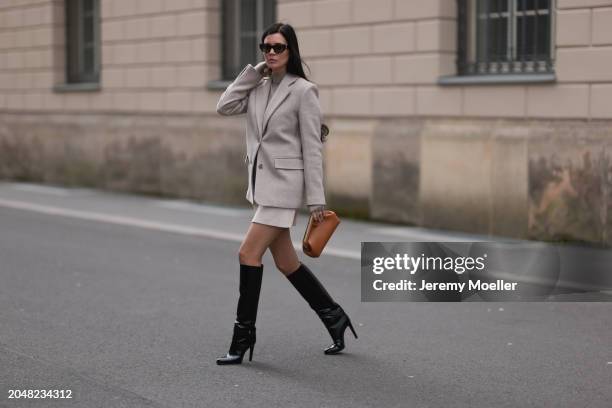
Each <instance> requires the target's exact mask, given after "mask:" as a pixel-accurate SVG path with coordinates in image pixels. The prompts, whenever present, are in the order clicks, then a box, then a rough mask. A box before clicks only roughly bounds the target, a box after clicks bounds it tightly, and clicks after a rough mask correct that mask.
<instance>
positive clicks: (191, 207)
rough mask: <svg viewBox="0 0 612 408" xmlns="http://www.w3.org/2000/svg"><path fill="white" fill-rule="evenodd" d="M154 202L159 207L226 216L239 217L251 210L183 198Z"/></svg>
mask: <svg viewBox="0 0 612 408" xmlns="http://www.w3.org/2000/svg"><path fill="white" fill-rule="evenodd" d="M154 204H155V205H157V206H159V207H163V208H170V209H173V210H186V211H193V212H197V213H204V214H212V215H223V216H226V217H237V216H241V215H244V214H245V213H247V212H249V210H234V209H228V208H221V207H216V206H212V205H205V204H197V203H191V202H189V201H182V200H157V201H154Z"/></svg>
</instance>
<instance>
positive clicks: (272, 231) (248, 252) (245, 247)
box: [238, 222, 283, 266]
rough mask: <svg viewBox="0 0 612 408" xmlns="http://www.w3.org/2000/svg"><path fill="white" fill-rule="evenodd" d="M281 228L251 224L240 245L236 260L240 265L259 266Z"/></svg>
mask: <svg viewBox="0 0 612 408" xmlns="http://www.w3.org/2000/svg"><path fill="white" fill-rule="evenodd" d="M282 230H283V228H280V227H274V226H271V225H265V224H258V223H256V222H252V223H251V226H250V227H249V230H248V231H247V233H246V236H245V237H244V240H243V241H242V244H241V245H240V250H239V252H238V259H239V261H240V263H241V264H244V265H251V266H260V265H261V258H262V257H263V254H264V253H265V252H266V249H268V246H270V243H272V241H274V240H275V239H276V237H277V236H278V235H279V234H280V233H281V232H282Z"/></svg>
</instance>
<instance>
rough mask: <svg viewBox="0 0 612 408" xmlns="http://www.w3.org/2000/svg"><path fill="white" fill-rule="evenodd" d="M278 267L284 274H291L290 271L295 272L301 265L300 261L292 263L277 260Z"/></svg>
mask: <svg viewBox="0 0 612 408" xmlns="http://www.w3.org/2000/svg"><path fill="white" fill-rule="evenodd" d="M275 264H276V267H277V268H278V270H279V271H281V272H282V273H283V275H289V274H290V273H293V272H295V271H296V270H297V269H298V268H299V267H300V262H299V261H298V262H297V263H295V264H294V263H290V262H275Z"/></svg>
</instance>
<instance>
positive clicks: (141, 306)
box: [0, 182, 612, 408]
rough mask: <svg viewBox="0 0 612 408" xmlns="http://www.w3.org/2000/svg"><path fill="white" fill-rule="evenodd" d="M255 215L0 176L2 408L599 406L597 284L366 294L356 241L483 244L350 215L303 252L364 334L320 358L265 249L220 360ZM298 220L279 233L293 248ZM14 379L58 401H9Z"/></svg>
mask: <svg viewBox="0 0 612 408" xmlns="http://www.w3.org/2000/svg"><path fill="white" fill-rule="evenodd" d="M251 215H252V210H250V209H249V208H246V207H229V206H217V205H211V204H202V203H195V202H190V201H187V200H165V199H159V198H154V197H142V196H136V195H129V194H119V193H113V192H105V191H97V190H90V189H81V188H75V189H71V188H62V187H57V186H55V187H54V186H48V185H37V184H28V183H8V182H5V183H0V367H1V368H0V407H21V406H24V407H25V406H27V407H31V406H41V407H64V406H66V407H73V406H74V407H243V406H249V407H281V406H282V407H374V406H376V407H441V406H445V407H492V406H495V407H521V408H522V407H577V406H579V407H610V406H611V405H612V347H611V345H612V341H611V340H612V313H611V312H612V304H611V303H609V302H602V301H597V300H600V299H604V298H605V297H604V298H600V297H598V296H600V295H601V294H597V293H595V292H593V291H588V292H576V293H574V294H570V296H575V298H573V299H572V300H574V301H573V302H542V303H518V302H507V303H502V302H495V303H491V302H464V303H407V302H397V303H391V302H389V303H373V302H361V298H360V293H361V292H360V246H361V242H362V241H478V240H483V241H485V240H491V239H492V238H491V237H486V236H478V235H473V234H461V233H456V232H450V231H438V230H428V229H423V228H412V227H407V226H401V225H392V224H383V223H374V222H362V221H352V220H348V219H343V220H342V224H341V227H339V229H338V230H337V232H336V234H334V236H333V237H332V240H331V241H330V242H329V244H328V247H327V248H326V250H325V253H324V255H322V256H321V257H320V258H317V259H312V258H308V257H305V256H303V255H301V253H299V252H298V253H299V254H300V259H301V260H303V261H304V263H306V264H307V265H308V266H309V267H310V268H311V269H312V270H313V271H314V272H315V274H316V275H317V276H318V277H319V279H320V280H321V281H322V282H323V283H324V285H325V286H326V287H327V289H328V290H329V291H330V293H331V294H332V296H333V297H334V298H335V299H336V300H337V301H338V303H340V304H341V305H342V306H343V308H344V309H345V310H346V311H347V313H348V314H349V315H350V316H351V320H352V321H353V324H354V325H355V329H356V331H357V334H358V336H359V338H358V339H355V338H354V337H353V336H352V334H351V333H350V331H348V330H347V331H346V343H347V348H346V349H345V351H344V352H343V353H342V354H339V355H335V356H327V355H324V354H323V349H324V348H325V347H326V346H327V345H328V344H329V343H330V339H329V335H328V333H327V331H326V330H325V327H324V326H323V325H322V323H321V322H320V321H319V320H318V318H317V317H316V315H315V314H314V312H313V311H312V310H310V309H309V308H308V305H307V303H306V302H305V301H304V300H303V299H302V298H301V297H300V296H299V295H298V294H297V292H296V291H295V289H294V288H293V286H292V285H291V284H290V283H289V282H288V280H287V279H286V278H285V277H284V276H283V275H282V274H281V273H280V272H279V271H278V270H276V268H275V266H274V262H273V260H272V258H271V256H270V254H269V253H266V255H265V256H264V260H263V263H264V277H263V285H262V293H261V300H260V306H259V310H258V323H257V343H256V347H255V351H254V353H253V361H251V362H249V361H248V359H245V361H244V362H243V364H242V365H236V366H217V365H216V364H215V359H216V358H217V357H219V356H222V355H224V354H225V353H226V352H227V349H228V347H229V343H230V340H231V330H232V324H233V320H234V317H235V311H236V300H237V294H238V287H237V283H238V259H237V251H238V247H239V245H240V242H241V240H242V237H243V236H244V233H245V232H246V230H247V228H248V225H249V220H250V217H251ZM306 220H307V218H306V215H305V214H300V215H299V216H298V222H297V225H296V226H295V227H293V229H292V237H293V240H294V241H295V245H296V247H297V248H299V240H300V239H301V236H302V233H303V231H304V228H305V222H306ZM583 300H584V301H583ZM586 300H588V301H586ZM16 389H17V390H43V389H44V390H70V392H71V395H70V396H71V398H64V399H49V398H47V399H42V398H39V399H33V398H31V399H26V398H19V399H16V398H9V395H10V393H11V391H10V390H16ZM66 393H67V392H66V391H65V392H64V395H66Z"/></svg>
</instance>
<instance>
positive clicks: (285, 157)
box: [217, 23, 357, 364]
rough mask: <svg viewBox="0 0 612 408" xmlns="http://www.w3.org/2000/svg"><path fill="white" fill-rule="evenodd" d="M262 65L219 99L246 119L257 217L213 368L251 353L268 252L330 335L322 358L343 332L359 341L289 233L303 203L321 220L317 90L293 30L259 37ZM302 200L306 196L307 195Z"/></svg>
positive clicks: (283, 27)
mask: <svg viewBox="0 0 612 408" xmlns="http://www.w3.org/2000/svg"><path fill="white" fill-rule="evenodd" d="M259 48H260V49H261V51H262V52H263V53H264V57H265V61H262V62H260V63H259V64H257V65H256V66H255V67H253V66H252V65H251V64H247V65H246V66H245V67H244V69H243V70H242V71H241V72H240V74H238V76H237V77H236V79H235V80H234V82H232V84H230V85H229V86H228V87H227V89H226V90H225V92H224V93H223V94H222V95H221V98H220V99H219V102H218V103H217V112H218V113H219V114H221V115H238V114H241V113H246V114H247V115H246V119H247V123H246V126H247V132H246V151H247V154H246V157H245V163H247V164H248V181H249V182H248V189H247V193H246V198H247V200H248V201H249V202H250V203H251V204H252V205H253V209H254V215H253V218H252V220H251V224H250V227H249V229H248V231H247V233H246V236H245V238H244V240H243V241H242V244H241V245H240V250H239V254H238V258H239V262H240V285H239V298H238V307H237V311H236V321H235V322H234V330H233V337H232V341H231V344H230V347H229V351H228V353H227V354H226V355H225V356H223V357H220V358H218V359H217V364H240V363H242V358H243V356H244V354H245V353H246V351H247V350H249V349H250V353H249V361H250V360H252V358H253V348H254V346H255V340H256V336H255V320H256V317H257V306H258V304H259V293H260V289H261V281H262V275H263V264H262V262H261V260H262V256H263V254H264V253H265V251H266V249H268V248H270V251H271V252H272V256H273V258H274V263H275V264H276V267H277V268H278V269H279V270H280V271H281V272H282V273H283V274H284V275H285V276H286V277H287V279H289V281H290V282H291V284H293V286H294V287H295V288H296V289H297V291H298V292H299V293H300V295H301V296H302V297H303V298H304V299H305V300H306V302H308V305H309V306H310V307H311V308H312V309H313V310H314V311H315V313H317V315H318V316H319V318H320V319H321V321H322V322H323V324H324V325H325V327H326V328H327V330H328V332H329V334H330V336H331V338H332V340H333V344H331V345H330V346H329V347H327V348H326V349H325V350H324V352H325V354H336V353H338V352H340V351H342V349H344V347H345V345H344V331H345V329H346V328H347V326H348V327H350V328H351V330H352V332H353V335H354V336H355V338H357V334H356V333H355V330H354V329H353V325H352V324H351V321H350V319H349V317H348V315H347V314H346V313H345V312H344V310H343V309H342V307H340V305H339V304H337V303H336V302H335V301H334V300H333V298H332V297H331V296H330V295H329V293H328V292H327V291H326V290H325V287H323V285H322V284H321V282H320V281H319V280H318V279H317V277H316V276H315V275H314V274H313V273H312V271H311V270H310V269H309V268H308V267H307V266H306V265H304V264H303V263H302V262H300V261H299V260H298V257H297V254H296V252H295V249H294V248H293V243H292V241H291V236H290V234H289V228H290V227H291V226H295V220H296V216H297V210H298V208H300V206H301V205H302V198H303V196H304V195H305V197H306V205H307V206H308V209H309V211H310V213H311V215H312V216H313V218H314V220H315V222H320V221H322V220H323V211H324V210H325V194H324V190H323V156H322V150H323V142H322V140H321V108H320V105H319V99H318V88H317V86H316V85H315V84H313V83H312V82H310V81H309V80H308V79H307V78H306V75H305V74H304V70H303V69H302V60H301V58H300V51H299V48H298V41H297V37H296V35H295V31H294V30H293V27H291V26H290V25H289V24H282V23H275V24H273V25H271V26H270V27H268V28H267V29H266V31H264V33H263V35H262V36H261V43H260V44H259ZM304 193H305V194H304Z"/></svg>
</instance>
